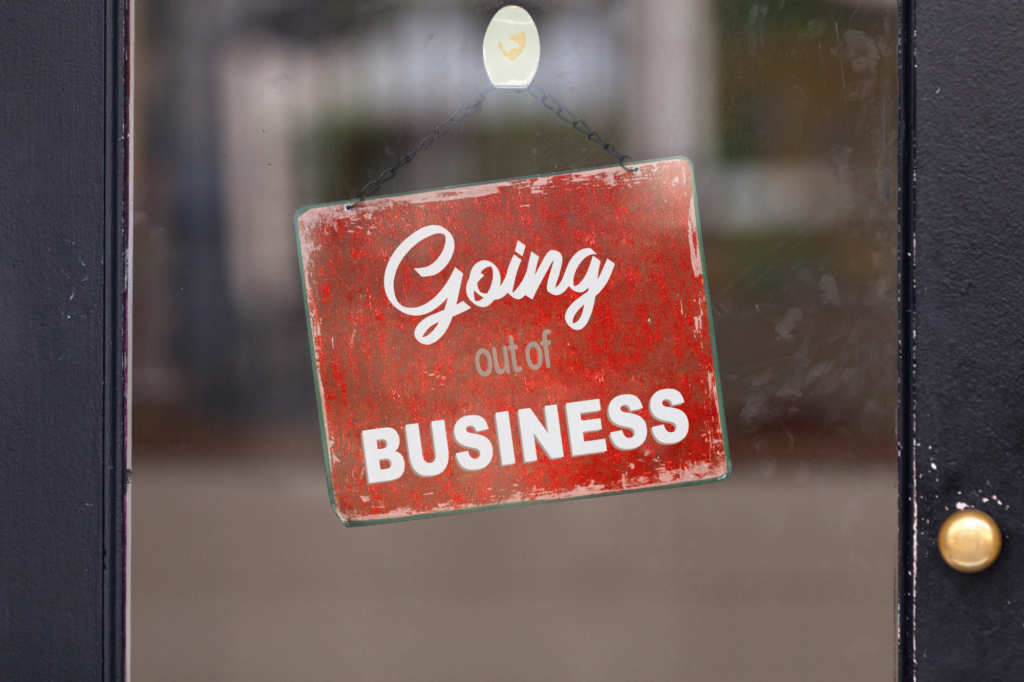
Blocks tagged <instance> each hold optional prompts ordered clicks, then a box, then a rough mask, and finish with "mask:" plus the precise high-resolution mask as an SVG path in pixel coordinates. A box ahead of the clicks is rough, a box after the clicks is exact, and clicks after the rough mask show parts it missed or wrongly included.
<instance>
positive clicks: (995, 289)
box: [898, 0, 1024, 682]
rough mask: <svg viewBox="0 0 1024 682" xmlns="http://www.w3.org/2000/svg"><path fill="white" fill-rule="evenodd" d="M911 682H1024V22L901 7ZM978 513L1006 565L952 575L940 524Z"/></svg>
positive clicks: (903, 427)
mask: <svg viewBox="0 0 1024 682" xmlns="http://www.w3.org/2000/svg"><path fill="white" fill-rule="evenodd" d="M901 21H902V27H901V28H902V33H901V37H902V41H901V58H900V64H901V74H900V75H901V127H902V135H901V166H902V167H901V176H902V178H901V181H900V211H901V213H900V236H901V251H900V292H901V296H900V404H901V415H900V580H899V593H900V599H899V619H898V624H899V647H900V679H901V680H905V681H907V682H909V681H910V680H915V679H916V680H927V681H929V682H930V681H933V680H968V679H970V680H986V679H992V680H995V679H1021V677H1022V676H1024V609H1022V606H1021V602H1022V599H1024V580H1022V579H1021V576H1022V575H1024V550H1022V548H1020V547H1019V546H1018V545H1017V538H1018V537H1019V531H1020V529H1021V526H1022V523H1021V519H1022V517H1024V475H1022V464H1024V457H1022V455H1021V452H1022V447H1024V418H1022V417H1024V411H1022V407H1024V382H1021V380H1020V379H1021V375H1022V373H1024V352H1022V350H1021V349H1022V348H1024V312H1022V310H1024V306H1022V305H1021V303H1020V301H1019V298H1020V295H1021V293H1020V292H1021V291H1022V290H1024V286H1022V285H1024V275H1022V272H1024V263H1022V259H1021V254H1024V242H1022V240H1024V219H1022V211H1024V173H1022V171H1021V159H1024V132H1022V122H1024V113H1022V112H1024V108H1022V106H1021V105H1022V102H1024V96H1022V86H1024V68H1022V61H1024V60H1022V59H1021V56H1020V55H1021V54H1022V52H1024V13H1022V12H1021V11H1020V7H1019V6H1017V5H1014V4H1012V3H1009V2H995V3H962V2H961V3H954V2H951V1H950V0H928V1H927V2H916V0H909V1H907V2H904V4H903V6H902V13H901ZM963 507H970V508H977V509H981V510H983V511H985V512H987V513H988V514H990V515H991V516H992V517H993V518H994V519H995V521H996V522H997V523H998V524H999V526H1000V528H1001V529H1002V532H1003V550H1002V554H1001V555H1000V557H999V559H998V560H997V561H996V563H995V564H994V565H993V566H992V567H991V568H989V569H987V570H986V571H984V572H982V573H978V574H974V575H967V574H962V573H957V572H956V571H954V570H952V569H951V568H949V567H948V566H946V565H945V563H944V562H943V560H942V558H941V556H940V555H939V552H938V547H937V534H938V530H939V526H940V525H941V524H942V522H943V521H944V520H945V519H946V518H947V517H948V516H949V515H950V514H951V513H952V512H954V511H956V510H957V508H963Z"/></svg>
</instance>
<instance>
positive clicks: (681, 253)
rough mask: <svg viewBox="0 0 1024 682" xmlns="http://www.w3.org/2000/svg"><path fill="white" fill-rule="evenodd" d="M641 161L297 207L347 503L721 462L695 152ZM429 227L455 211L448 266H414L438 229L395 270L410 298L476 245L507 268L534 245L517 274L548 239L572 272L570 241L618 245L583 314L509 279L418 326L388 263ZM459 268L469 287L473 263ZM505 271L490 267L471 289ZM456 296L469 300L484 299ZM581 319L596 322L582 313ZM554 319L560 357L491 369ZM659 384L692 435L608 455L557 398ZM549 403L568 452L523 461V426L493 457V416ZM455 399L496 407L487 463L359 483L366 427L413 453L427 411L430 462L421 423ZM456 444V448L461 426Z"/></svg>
mask: <svg viewBox="0 0 1024 682" xmlns="http://www.w3.org/2000/svg"><path fill="white" fill-rule="evenodd" d="M638 168H639V171H638V172H637V173H635V174H634V173H630V172H628V171H626V170H624V169H623V168H621V167H619V166H615V167H611V168H606V169H598V170H590V171H584V172H578V173H564V174H559V175H551V176H542V177H539V178H524V179H519V180H512V181H507V182H500V183H491V184H484V185H474V186H467V187H462V188H454V189H447V190H439V191H433V192H425V193H420V194H412V195H406V196H397V197H390V198H381V199H375V200H371V201H367V202H364V203H363V204H361V205H360V206H358V207H357V208H355V209H353V210H348V209H346V207H345V204H334V205H330V206H323V207H317V208H312V209H309V210H307V211H305V212H303V213H302V214H301V215H300V216H299V217H298V218H297V220H296V224H297V229H298V237H299V248H300V251H301V258H302V263H303V273H304V277H305V288H306V295H307V303H308V311H309V321H310V330H311V331H310V333H311V336H312V346H313V349H314V357H315V362H316V365H317V384H318V393H319V399H320V408H321V415H322V420H323V428H324V447H325V457H326V458H327V464H328V467H329V471H330V486H331V489H332V495H333V499H334V504H335V509H336V510H337V512H338V514H339V515H340V516H341V518H342V520H344V521H345V522H346V523H350V522H361V521H362V522H365V521H378V520H383V519H397V518H403V517H410V516H414V515H420V514H431V513H443V512H449V511H455V510H464V509H467V508H472V507H480V506H490V505H497V504H510V503H523V502H532V501H539V500H551V499H560V498H569V497H582V496H589V495H595V494H607V493H613V492H623V491H628V490H638V489H643V488H656V487H663V486H667V485H679V484H684V483H692V482H697V481H703V480H708V479H718V478H721V477H723V476H725V475H726V474H727V473H728V462H727V457H726V444H725V440H724V438H723V426H722V413H721V408H720V401H719V391H718V388H717V381H716V372H715V359H714V351H713V340H712V331H711V324H710V319H709V311H708V304H707V293H706V285H705V278H704V267H703V263H702V250H701V245H700V233H699V230H700V228H699V225H698V221H697V212H696V200H695V197H694V193H693V174H692V168H691V166H690V164H689V162H688V161H687V160H685V159H672V160H666V161H657V162H651V163H644V164H640V166H639V167H638ZM430 225H440V226H442V227H445V228H447V229H450V231H451V233H452V234H453V235H454V238H453V244H454V254H453V255H452V256H451V262H450V264H448V265H447V266H446V267H445V268H444V270H442V271H441V272H440V273H435V274H434V275H432V276H421V275H418V274H415V272H416V271H415V269H414V268H424V267H426V266H428V265H430V264H432V263H434V262H435V261H438V259H439V258H440V257H441V253H442V248H441V247H442V246H443V245H446V244H448V242H446V240H445V239H443V238H442V235H434V236H433V237H429V238H428V239H429V241H421V242H420V243H419V244H418V245H417V246H415V247H413V250H412V251H411V252H409V255H408V256H407V257H406V258H405V259H404V260H402V262H401V266H399V268H398V270H397V273H396V275H394V276H393V278H392V281H394V282H395V284H394V288H395V295H396V297H397V301H399V302H402V303H403V305H406V306H408V307H412V306H418V305H421V304H422V303H423V302H426V301H430V300H431V299H432V298H433V297H434V296H435V295H436V294H437V293H438V291H439V290H440V289H441V287H442V286H444V283H445V282H446V281H448V280H449V278H454V280H457V279H458V273H460V272H461V273H471V270H472V268H473V266H474V263H475V262H477V261H480V260H482V259H486V260H488V261H490V262H492V263H495V264H497V266H498V269H499V270H500V271H501V273H502V274H501V277H502V278H506V274H507V273H508V272H511V271H512V268H514V267H515V266H514V265H512V264H511V263H509V261H510V259H511V258H512V257H513V256H514V254H515V248H516V244H517V241H521V242H522V243H523V244H524V246H525V249H524V254H523V256H524V257H523V264H522V266H521V269H520V270H519V273H518V274H519V276H518V279H515V280H514V281H515V282H516V283H517V286H519V285H521V284H522V282H523V281H524V280H525V279H526V278H527V277H528V273H529V270H528V261H527V257H528V255H529V254H532V253H533V252H537V255H538V257H543V256H544V254H546V253H547V252H548V251H549V249H550V250H555V251H558V252H560V253H561V254H562V256H563V258H564V261H565V263H566V270H565V272H564V273H563V276H565V275H568V274H569V270H568V263H569V261H570V258H571V257H572V254H575V253H576V252H578V251H579V250H580V249H584V248H589V249H591V252H592V253H596V256H589V260H587V261H585V262H589V263H591V264H593V263H594V262H595V260H594V259H597V260H596V262H597V263H600V259H603V260H604V262H605V263H607V262H608V261H609V260H610V261H612V263H613V269H612V270H611V274H610V278H609V279H608V282H607V285H606V286H605V287H604V289H603V290H601V291H600V292H599V293H598V294H597V296H596V298H595V300H594V307H593V309H592V312H591V315H590V319H589V320H583V319H576V323H575V324H572V325H571V324H570V318H572V315H571V312H569V311H567V308H569V307H570V305H571V304H573V300H574V298H576V297H577V293H576V292H574V291H573V290H571V289H570V290H569V291H566V292H564V293H563V294H560V295H552V294H551V293H549V292H548V291H540V292H538V293H537V294H536V296H529V295H527V296H526V297H523V298H521V299H520V300H516V299H515V298H513V297H512V296H505V297H503V298H502V299H500V300H497V301H495V302H493V303H491V304H489V305H487V306H486V307H476V306H468V305H467V308H468V309H467V310H465V311H464V312H462V313H460V314H458V315H457V316H455V317H454V318H453V319H451V321H450V326H449V327H448V328H447V329H446V330H444V331H443V333H442V334H441V335H440V338H438V339H436V340H434V341H433V342H431V343H422V342H421V341H419V340H417V336H416V335H417V331H416V327H417V325H418V324H419V323H420V322H421V319H426V318H423V317H422V315H426V314H427V313H426V312H424V313H422V315H417V316H413V315H409V314H405V313H403V312H402V311H400V310H398V309H397V308H396V307H395V306H394V305H393V303H392V302H391V301H389V300H388V298H387V297H386V295H385V279H386V278H387V277H388V275H387V272H386V269H387V267H388V264H389V261H390V259H391V258H392V254H394V253H395V251H396V249H397V248H398V247H399V245H400V244H402V243H403V242H404V240H406V239H407V238H409V237H410V235H412V234H413V233H414V232H416V231H417V230H419V229H421V228H423V227H425V226H430ZM445 250H447V246H445ZM531 260H533V259H531ZM438 262H443V260H440V261H438ZM602 267H604V266H602ZM512 274H513V276H514V275H515V274H516V273H515V272H512ZM584 277H585V275H584ZM545 279H546V278H545ZM466 281H467V284H466V292H469V291H470V289H469V283H470V282H471V279H467V280H466ZM578 281H580V282H582V281H584V279H583V278H580V279H578ZM458 283H459V282H458V281H456V284H458ZM503 284H504V279H503V280H502V281H501V282H497V281H494V280H493V275H492V274H488V275H486V276H485V279H484V280H482V281H481V283H480V284H479V289H481V290H484V291H491V287H492V286H500V285H503ZM458 295H459V300H460V301H465V300H467V298H468V299H469V300H474V299H476V300H480V298H479V296H477V295H475V294H474V295H472V296H469V295H468V294H467V293H462V292H461V291H460V292H459V294H458ZM578 295H579V296H580V297H583V296H584V295H586V294H585V293H580V294H578ZM431 310H433V309H431ZM580 322H586V323H585V324H584V325H582V328H580V329H578V330H577V329H574V328H573V327H574V326H579V323H580ZM545 330H550V332H551V334H550V339H551V342H552V343H551V346H550V349H548V348H545V352H548V350H549V351H550V358H547V357H545V362H544V363H543V364H542V365H541V366H540V367H539V368H538V369H536V370H533V369H530V368H529V367H528V366H527V364H526V362H525V359H524V360H523V361H522V362H521V363H520V364H521V369H522V371H521V372H515V371H511V372H506V373H505V374H503V375H499V374H498V372H497V371H496V370H497V367H500V366H501V365H505V366H506V368H507V365H508V361H507V360H503V359H502V355H503V353H504V351H503V350H498V349H506V348H509V347H511V345H512V343H510V342H509V337H510V336H511V337H512V339H514V343H515V344H517V345H519V346H521V347H524V348H525V347H526V346H527V345H528V343H529V342H537V341H540V340H541V339H543V338H544V337H545V336H547V335H546V334H545V333H544V331H545ZM419 338H423V337H422V336H421V337H419ZM425 340H429V339H425ZM492 347H493V348H495V350H494V351H490V349H491V348H492ZM481 348H482V349H484V350H485V351H488V352H490V353H491V354H493V356H494V357H495V365H496V367H495V368H493V369H491V370H490V372H489V373H488V375H487V376H483V374H482V372H481V370H482V369H483V367H484V366H485V365H483V363H482V362H481V363H480V366H479V368H478V366H477V364H476V358H475V356H476V352H477V351H478V350H479V349H481ZM524 352H525V351H524ZM512 360H513V361H514V360H515V353H514V352H513V355H512ZM548 360H550V362H548ZM487 366H489V364H488V365H487ZM661 389H675V390H678V391H679V392H680V393H681V394H682V397H683V404H682V405H680V406H679V407H680V409H682V410H683V411H684V412H685V414H686V416H687V419H688V422H689V430H688V433H687V434H686V435H685V438H683V440H682V441H681V442H679V443H677V444H665V445H662V444H660V443H658V442H655V440H654V437H653V434H651V435H649V436H648V437H647V438H646V440H645V441H644V442H643V444H642V445H641V446H640V447H639V448H638V449H635V450H632V451H620V450H618V449H616V448H614V447H613V446H612V445H611V444H610V443H609V444H608V445H607V449H606V451H605V452H603V453H597V454H591V455H586V456H582V457H576V456H571V455H570V438H569V434H568V428H567V427H568V424H567V422H568V416H567V415H566V414H565V412H564V411H563V406H564V405H566V404H567V403H572V402H574V401H582V400H593V399H599V400H600V402H601V406H602V408H601V409H602V412H603V411H604V408H606V407H607V405H608V402H609V401H610V400H611V399H613V398H614V397H616V396H618V395H622V394H631V395H635V396H637V397H639V398H640V399H641V400H642V401H643V402H644V403H645V404H646V403H647V401H648V399H649V398H650V397H651V396H652V395H653V394H654V393H655V392H657V391H659V390H661ZM549 405H555V406H557V408H558V412H559V413H560V414H561V421H560V424H561V429H560V430H561V439H562V444H563V445H562V450H563V453H564V456H556V457H555V458H551V457H547V456H545V455H544V454H541V455H539V456H538V458H537V460H536V461H533V462H530V461H525V454H524V452H523V445H522V443H520V442H517V443H516V446H517V447H516V448H515V450H516V452H515V455H514V456H515V463H514V464H506V460H504V459H503V460H502V463H501V464H499V462H498V457H497V453H498V452H499V450H502V449H503V448H502V447H501V445H500V440H501V439H500V437H498V435H497V433H496V431H497V429H498V426H497V424H496V421H497V417H494V418H493V419H492V418H491V415H495V414H496V413H499V412H503V411H509V412H513V414H512V422H513V423H515V422H516V421H518V420H517V419H516V415H515V414H514V412H515V411H516V410H519V409H524V408H531V409H533V410H534V412H535V413H536V414H537V415H538V416H540V415H541V414H543V411H544V407H545V406H549ZM649 412H651V410H647V409H641V410H639V411H638V412H637V414H639V415H643V416H644V417H645V418H646V421H647V423H648V428H649V429H651V430H652V431H653V429H654V428H656V427H657V425H658V421H656V420H655V419H654V418H653V417H654V415H652V414H649ZM464 415H483V416H485V418H486V419H487V420H488V422H489V428H488V430H487V432H485V435H486V436H488V437H489V439H490V440H491V442H492V449H493V452H494V453H495V457H494V460H493V461H492V462H491V463H490V465H488V466H486V467H485V468H483V469H481V470H479V471H463V470H461V469H460V468H458V467H456V465H455V462H454V461H452V462H450V464H449V465H448V466H447V467H445V469H444V470H443V471H442V472H441V473H440V474H438V475H435V476H431V477H422V476H416V475H414V474H413V472H411V471H408V470H406V472H405V473H404V474H403V475H402V476H401V477H400V478H398V479H397V480H395V481H384V482H372V481H368V476H367V462H366V460H365V459H364V445H363V444H362V443H361V441H360V438H361V434H362V432H363V431H364V430H366V429H376V428H381V427H391V428H394V429H395V430H396V431H398V432H399V433H402V445H401V447H400V448H399V452H400V453H401V454H403V455H405V457H406V459H407V460H408V459H410V458H411V455H410V454H409V443H408V439H407V437H406V435H405V432H404V431H403V430H402V427H404V426H405V425H407V424H419V425H420V433H421V437H422V443H423V449H424V451H425V452H424V456H425V458H426V459H427V461H433V460H434V458H435V457H437V456H438V455H437V452H431V453H430V454H426V451H427V450H431V451H433V450H434V448H433V446H432V445H428V438H427V433H428V429H427V425H428V424H429V423H430V422H433V421H435V420H444V422H445V425H446V429H447V430H448V432H449V433H450V432H451V429H452V425H453V424H454V423H455V422H456V420H458V419H459V418H460V417H462V416H464ZM595 417H596V418H602V422H601V426H603V427H604V428H603V429H602V430H601V431H600V432H598V433H594V434H592V435H591V436H590V437H589V440H596V439H598V438H600V437H602V436H603V437H608V433H609V432H610V431H611V430H613V429H614V427H612V426H611V425H610V424H608V422H607V421H605V420H604V418H606V417H605V415H604V414H595V415H591V417H590V418H595ZM513 429H514V427H513ZM514 430H515V429H514ZM517 435H518V434H517ZM450 438H451V436H450V435H449V439H450ZM515 440H516V441H518V438H516V439H515ZM449 446H450V447H449V449H450V450H452V451H454V450H455V449H457V446H456V444H455V443H454V442H451V440H449ZM508 455H511V453H508Z"/></svg>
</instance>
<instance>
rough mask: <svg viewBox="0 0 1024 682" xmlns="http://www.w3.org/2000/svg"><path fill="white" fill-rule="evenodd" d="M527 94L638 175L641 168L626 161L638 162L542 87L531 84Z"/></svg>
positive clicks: (527, 87)
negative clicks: (605, 139) (629, 164)
mask: <svg viewBox="0 0 1024 682" xmlns="http://www.w3.org/2000/svg"><path fill="white" fill-rule="evenodd" d="M526 92H528V93H530V96H531V97H533V98H534V99H535V100H537V101H538V102H540V103H541V104H543V105H544V107H545V108H547V109H550V110H551V111H553V112H555V116H557V117H558V118H560V119H562V120H563V121H565V122H566V123H568V124H570V125H571V126H572V127H573V128H574V129H576V130H577V131H579V132H581V133H583V134H584V135H586V136H587V139H588V140H590V141H591V142H593V143H594V144H596V145H600V146H601V147H602V148H603V149H604V150H605V151H606V152H608V153H609V154H611V155H612V156H614V157H615V158H617V159H618V160H619V165H620V166H622V167H623V168H625V169H626V170H628V171H629V172H631V173H636V172H637V171H638V170H640V169H639V168H630V167H628V166H627V165H626V159H629V160H630V161H636V159H634V158H633V157H632V156H629V155H628V154H623V153H621V152H620V151H619V150H617V149H616V148H615V146H614V145H613V144H612V143H610V142H605V141H604V139H602V138H601V136H600V135H598V134H597V131H595V130H594V129H593V128H591V127H590V126H588V125H587V123H586V121H584V120H583V119H582V118H577V117H576V114H574V113H572V112H571V111H569V110H568V109H566V108H565V107H563V106H562V105H561V104H559V103H558V100H557V99H555V98H554V97H552V96H551V95H549V94H548V93H546V92H544V88H542V87H540V86H539V85H537V84H536V83H530V84H529V85H528V86H526Z"/></svg>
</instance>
